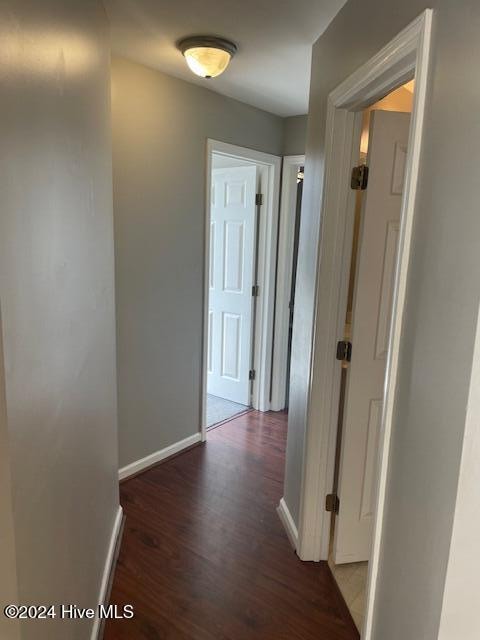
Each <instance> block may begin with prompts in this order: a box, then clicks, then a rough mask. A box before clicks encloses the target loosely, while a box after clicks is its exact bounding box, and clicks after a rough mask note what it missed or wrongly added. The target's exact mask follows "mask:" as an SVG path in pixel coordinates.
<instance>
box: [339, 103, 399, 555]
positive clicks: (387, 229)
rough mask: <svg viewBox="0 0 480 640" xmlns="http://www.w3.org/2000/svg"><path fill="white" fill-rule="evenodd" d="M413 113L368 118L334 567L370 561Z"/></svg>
mask: <svg viewBox="0 0 480 640" xmlns="http://www.w3.org/2000/svg"><path fill="white" fill-rule="evenodd" d="M409 126H410V114H408V113H396V112H391V111H390V112H389V111H373V112H372V114H371V121H370V135H369V150H368V159H367V164H368V165H369V181H368V188H367V190H366V191H365V193H364V207H363V214H362V218H363V219H362V231H361V239H360V246H359V258H358V267H357V276H356V287H355V295H354V301H353V314H352V361H351V363H350V365H349V372H348V378H347V388H346V395H345V412H344V428H343V436H342V451H341V456H340V469H339V482H338V495H339V498H340V511H339V514H338V516H337V520H336V523H335V540H334V561H335V563H336V564H341V563H345V562H358V561H363V560H368V559H369V557H370V546H371V536H372V525H373V508H374V499H375V496H374V490H375V479H376V462H377V451H378V441H379V432H380V426H381V416H382V404H383V385H384V378H385V364H386V359H387V355H388V340H389V332H390V324H391V309H392V295H393V287H394V281H395V267H396V257H397V247H398V236H399V224H400V208H401V194H402V185H403V173H404V167H405V155H406V148H407V143H408V133H409Z"/></svg>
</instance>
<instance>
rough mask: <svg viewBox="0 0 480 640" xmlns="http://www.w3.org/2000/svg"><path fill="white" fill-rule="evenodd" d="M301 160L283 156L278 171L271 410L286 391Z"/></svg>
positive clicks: (279, 406) (278, 406)
mask: <svg viewBox="0 0 480 640" xmlns="http://www.w3.org/2000/svg"><path fill="white" fill-rule="evenodd" d="M304 164H305V156H285V157H284V158H283V168H282V195H281V198H280V221H279V228H278V254H277V284H276V296H275V334H274V338H273V367H272V400H271V409H272V410H273V411H281V410H282V409H285V404H286V389H287V359H288V328H289V321H290V308H289V303H290V294H291V289H292V271H293V249H294V247H293V244H294V240H295V218H296V212H297V173H298V167H300V166H303V165H304Z"/></svg>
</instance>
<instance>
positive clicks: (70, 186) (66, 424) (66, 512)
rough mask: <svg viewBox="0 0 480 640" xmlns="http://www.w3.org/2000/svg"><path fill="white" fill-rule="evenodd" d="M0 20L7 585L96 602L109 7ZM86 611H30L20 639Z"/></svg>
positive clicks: (22, 592)
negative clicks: (42, 615)
mask: <svg viewBox="0 0 480 640" xmlns="http://www.w3.org/2000/svg"><path fill="white" fill-rule="evenodd" d="M0 25H1V27H0V43H1V46H0V76H1V78H2V98H1V100H0V133H1V139H2V145H1V150H0V210H1V216H0V303H1V313H2V321H3V348H4V359H5V374H6V375H5V378H6V380H5V392H6V404H7V415H8V423H7V429H8V433H7V434H5V433H2V434H1V437H0V442H1V444H2V447H3V444H4V442H5V435H7V436H8V440H9V453H10V464H11V485H12V500H13V513H14V522H13V524H14V532H15V544H16V564H17V567H16V569H17V572H18V576H17V577H18V587H19V600H20V601H21V602H23V603H39V604H40V603H50V602H51V603H61V602H66V603H70V602H71V603H75V604H78V605H79V606H81V607H86V606H94V605H95V604H96V603H97V599H98V593H99V588H100V580H101V577H102V573H103V568H104V563H105V558H106V554H107V549H108V544H109V541H110V535H111V531H112V526H113V522H114V518H115V515H116V512H117V506H118V482H117V465H118V457H117V437H116V379H115V321H114V256H113V220H112V182H111V150H110V149H111V131H110V90H109V86H110V78H109V74H110V59H109V44H108V42H109V36H108V28H107V21H106V18H105V14H104V10H103V7H102V4H101V3H100V2H98V1H97V0H83V2H77V3H65V2H64V1H63V0H43V1H42V2H35V1H34V0H30V1H25V2H18V1H17V0H4V1H3V2H2V3H1V5H0ZM0 395H1V393H0ZM0 401H1V400H0ZM0 421H1V416H0ZM0 425H1V426H0V428H3V427H4V426H5V425H4V421H3V422H1V423H0ZM2 465H3V460H2ZM2 504H3V503H2ZM3 522H4V520H3V517H2V523H3ZM2 567H3V565H2ZM2 579H3V568H2ZM91 625H92V621H91V620H87V621H83V622H79V621H71V622H69V621H60V620H59V619H57V620H55V621H48V622H47V621H44V620H43V621H38V622H30V623H26V624H25V626H24V628H23V629H22V639H23V640H30V639H31V640H43V639H45V640H77V639H78V640H86V639H87V638H89V637H90V629H91ZM2 629H3V627H2ZM9 637H10V636H9V635H5V634H2V638H9Z"/></svg>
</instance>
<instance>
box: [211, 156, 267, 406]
mask: <svg viewBox="0 0 480 640" xmlns="http://www.w3.org/2000/svg"><path fill="white" fill-rule="evenodd" d="M256 186H257V169H256V167H255V166H251V167H235V168H232V169H214V170H213V171H212V200H211V227H210V265H209V267H210V268H209V285H210V292H209V294H210V295H209V325H208V341H209V344H208V377H207V390H208V393H211V394H213V395H216V396H220V397H221V398H226V399H227V400H232V401H233V402H239V403H241V404H245V405H248V404H250V384H251V383H250V380H249V371H250V358H251V351H252V316H253V300H252V285H253V284H254V283H253V277H254V254H255V229H256V225H255V215H256V205H255V194H256Z"/></svg>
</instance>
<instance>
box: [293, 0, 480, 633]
mask: <svg viewBox="0 0 480 640" xmlns="http://www.w3.org/2000/svg"><path fill="white" fill-rule="evenodd" d="M429 4H430V6H432V7H433V8H434V10H435V17H434V38H433V60H432V69H431V82H430V94H429V98H428V103H427V111H426V123H425V135H424V144H423V156H422V161H421V174H420V189H419V194H418V200H417V207H416V220H415V228H414V240H413V248H412V259H411V271H410V278H409V283H408V292H407V306H406V316H405V323H404V332H403V341H402V355H401V361H400V376H399V391H398V405H397V409H396V415H395V421H394V432H393V441H392V454H391V472H390V478H389V483H388V492H387V511H386V515H385V536H384V541H383V549H382V559H381V568H380V576H379V598H378V606H377V616H376V620H375V631H374V638H375V640H385V638H388V640H400V639H401V640H406V639H408V640H432V639H433V638H436V637H437V631H438V623H439V615H440V608H441V600H442V591H443V585H444V576H445V570H446V561H447V555H448V548H449V543H450V537H451V528H452V518H453V508H454V503H455V495H456V488H457V481H458V470H459V459H460V453H461V446H462V438H463V432H464V425H465V407H466V401H467V394H468V384H469V378H470V370H471V364H472V344H473V341H474V329H475V316H476V308H477V306H478V298H479V286H480V279H479V277H478V274H479V268H480V216H479V215H478V161H479V154H480V152H479V144H478V141H479V140H480V120H479V118H478V113H477V109H476V108H475V105H478V101H479V97H480V83H479V80H478V64H477V61H478V60H479V59H480V39H479V37H478V34H479V32H480V5H479V4H478V2H476V1H475V0H459V1H458V2H451V1H450V0H432V2H430V3H429ZM425 6H426V5H425V3H424V2H422V1H421V0H405V1H404V2H401V3H397V2H394V1H393V0H387V1H380V0H365V1H364V2H361V3H360V2H355V1H352V0H350V2H348V4H347V5H345V7H344V8H343V9H342V11H341V12H340V13H339V15H338V16H337V17H336V18H335V20H334V21H333V23H332V24H331V26H330V27H329V28H328V30H327V31H326V32H325V34H324V35H323V36H322V37H321V38H320V39H319V40H318V42H317V43H316V44H315V46H314V49H313V61H312V65H313V66H312V86H311V96H310V109H309V121H308V137H307V166H306V175H305V191H304V194H305V195H304V207H303V212H302V228H301V238H300V252H299V256H300V263H299V271H298V278H299V283H298V285H297V292H296V296H297V298H296V310H299V309H301V311H300V312H299V313H297V314H296V316H295V326H294V343H293V361H292V386H291V396H290V419H289V438H288V451H287V465H286V483H285V495H286V501H287V504H288V506H289V508H290V510H291V512H292V514H293V516H294V518H295V520H297V519H298V511H299V499H300V486H301V468H302V456H303V443H304V433H305V423H306V411H307V397H308V384H309V366H310V357H311V347H310V345H311V337H312V336H311V331H310V330H309V326H311V319H312V316H313V313H314V309H313V298H314V289H315V277H314V276H315V269H316V260H317V246H318V234H319V211H320V206H321V196H322V184H323V168H324V167H323V155H324V137H325V122H326V98H327V95H328V93H329V92H330V91H331V90H332V89H333V88H334V87H336V86H337V85H338V84H339V83H340V82H341V81H342V80H344V79H345V78H346V77H347V76H348V75H349V74H350V73H351V72H353V71H354V70H355V69H356V68H358V67H359V66H360V65H361V64H362V63H363V62H365V61H366V60H367V59H368V58H370V57H371V56H372V55H373V54H374V53H376V52H377V51H378V50H379V49H381V47H382V46H384V45H385V44H386V43H387V42H388V41H389V40H391V39H392V38H393V37H394V36H395V35H396V34H397V33H398V32H399V31H400V30H401V29H402V28H403V27H405V26H406V25H407V24H408V23H409V22H410V21H412V20H413V19H414V18H415V17H416V16H417V15H418V14H419V13H420V12H421V11H422V10H423V9H424V8H425ZM320 305H321V300H319V308H320ZM333 348H334V345H332V349H333ZM314 401H315V389H314V388H313V397H312V402H314Z"/></svg>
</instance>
